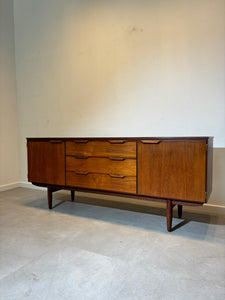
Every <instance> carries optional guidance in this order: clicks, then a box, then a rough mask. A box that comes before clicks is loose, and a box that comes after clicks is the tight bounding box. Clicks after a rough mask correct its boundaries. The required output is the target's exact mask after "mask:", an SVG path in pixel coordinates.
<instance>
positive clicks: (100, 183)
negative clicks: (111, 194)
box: [66, 172, 136, 193]
mask: <svg viewBox="0 0 225 300" xmlns="http://www.w3.org/2000/svg"><path fill="white" fill-rule="evenodd" d="M114 176H115V177H114ZM117 176H118V175H116V174H111V175H110V174H96V173H84V174H78V173H76V172H66V183H67V185H68V186H74V187H83V188H87V189H97V190H105V191H116V192H121V193H136V177H135V176H124V177H121V178H120V177H117Z"/></svg>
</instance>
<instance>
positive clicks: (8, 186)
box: [0, 181, 20, 192]
mask: <svg viewBox="0 0 225 300" xmlns="http://www.w3.org/2000/svg"><path fill="white" fill-rule="evenodd" d="M19 186H20V182H19V181H18V182H13V183H9V184H3V185H0V192H3V191H7V190H11V189H15V188H17V187H19Z"/></svg>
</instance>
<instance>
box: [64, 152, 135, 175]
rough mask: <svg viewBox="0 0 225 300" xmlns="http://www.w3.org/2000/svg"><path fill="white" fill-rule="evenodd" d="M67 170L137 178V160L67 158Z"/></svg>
mask: <svg viewBox="0 0 225 300" xmlns="http://www.w3.org/2000/svg"><path fill="white" fill-rule="evenodd" d="M66 170H67V171H75V172H91V173H105V174H119V175H126V176H136V159H126V158H119V157H118V158H115V157H114V158H113V157H111V158H106V157H105V158H98V157H86V158H77V157H75V156H66Z"/></svg>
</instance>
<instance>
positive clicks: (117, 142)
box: [108, 140, 126, 144]
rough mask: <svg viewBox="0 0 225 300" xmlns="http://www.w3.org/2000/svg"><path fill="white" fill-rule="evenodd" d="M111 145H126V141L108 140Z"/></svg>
mask: <svg viewBox="0 0 225 300" xmlns="http://www.w3.org/2000/svg"><path fill="white" fill-rule="evenodd" d="M108 142H109V143H110V144H124V143H126V140H108Z"/></svg>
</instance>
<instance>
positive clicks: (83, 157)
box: [74, 155, 89, 159]
mask: <svg viewBox="0 0 225 300" xmlns="http://www.w3.org/2000/svg"><path fill="white" fill-rule="evenodd" d="M74 157H75V158H77V159H88V158H89V156H79V155H76V156H74Z"/></svg>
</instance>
